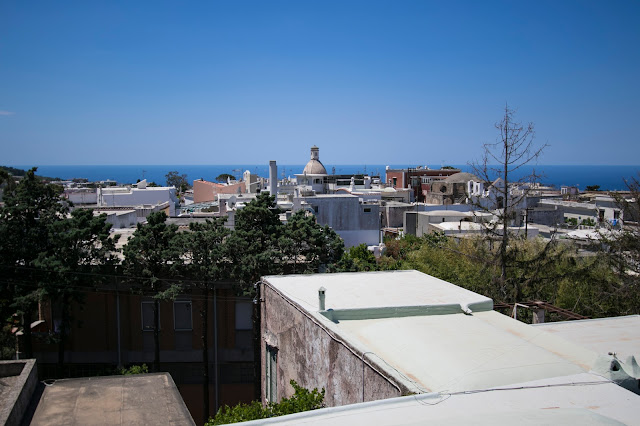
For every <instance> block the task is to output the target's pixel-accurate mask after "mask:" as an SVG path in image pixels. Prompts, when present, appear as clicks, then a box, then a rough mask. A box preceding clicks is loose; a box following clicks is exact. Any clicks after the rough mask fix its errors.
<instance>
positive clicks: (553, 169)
mask: <svg viewBox="0 0 640 426" xmlns="http://www.w3.org/2000/svg"><path fill="white" fill-rule="evenodd" d="M387 166H388V167H389V168H390V169H406V168H416V167H418V165H415V164H412V165H407V164H400V165H398V164H389V165H382V164H373V165H370V164H325V168H326V169H327V173H329V174H370V175H378V176H380V177H381V178H382V179H383V180H386V176H385V170H386V168H387ZM425 166H427V167H429V168H432V169H439V168H440V167H441V165H432V164H426V165H424V164H423V165H421V167H425ZM450 166H451V167H455V168H458V169H460V170H461V171H463V172H472V169H471V166H469V165H468V164H451V165H450ZM11 167H15V168H20V169H25V170H26V169H29V168H31V167H37V168H38V174H39V175H42V176H47V177H51V178H60V179H63V180H71V179H88V180H89V181H102V180H114V181H116V182H118V183H122V184H128V183H135V182H137V181H138V180H142V179H147V181H149V182H156V183H157V184H159V185H163V184H165V180H166V178H165V175H166V174H167V173H168V172H169V171H174V170H175V171H177V172H178V173H180V174H186V175H187V180H188V181H189V183H192V182H193V181H194V180H197V179H204V180H208V181H213V180H215V178H216V177H217V176H219V175H220V174H223V173H228V174H231V175H234V176H236V177H237V178H240V177H241V176H242V173H243V172H244V171H245V170H249V171H250V172H251V173H255V174H257V175H259V176H262V177H268V175H269V165H268V164H211V165H188V164H182V165H179V164H175V165H170V164H165V165H144V164H138V165H12V166H11ZM303 168H304V164H279V165H278V178H279V179H282V178H284V177H291V178H293V177H295V174H300V173H302V170H303ZM533 170H535V172H536V173H541V174H543V177H542V178H541V179H540V180H539V181H540V182H541V183H544V184H547V185H551V186H555V187H558V188H559V187H561V186H576V187H578V188H579V189H581V190H584V189H585V188H586V187H587V186H589V185H599V186H600V189H601V190H610V191H613V190H625V189H627V188H626V186H625V179H630V178H632V177H636V178H637V177H638V175H639V172H640V165H543V164H538V165H527V166H524V167H522V168H521V169H520V170H518V173H513V175H512V176H513V178H514V179H517V178H519V177H521V176H524V175H528V174H530V173H531V172H532V171H533Z"/></svg>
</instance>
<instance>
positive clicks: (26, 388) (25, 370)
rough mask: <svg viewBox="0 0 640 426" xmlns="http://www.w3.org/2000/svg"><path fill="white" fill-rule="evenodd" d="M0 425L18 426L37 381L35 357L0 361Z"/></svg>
mask: <svg viewBox="0 0 640 426" xmlns="http://www.w3.org/2000/svg"><path fill="white" fill-rule="evenodd" d="M0 380H2V382H3V386H1V387H0V425H6V426H18V425H20V423H21V421H22V418H23V416H24V414H25V412H26V411H27V408H28V407H29V402H30V400H31V395H33V391H34V390H35V388H36V384H37V383H38V369H37V367H36V361H35V359H26V360H18V361H0Z"/></svg>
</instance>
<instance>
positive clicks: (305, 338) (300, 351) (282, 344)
mask: <svg viewBox="0 0 640 426" xmlns="http://www.w3.org/2000/svg"><path fill="white" fill-rule="evenodd" d="M262 299H263V300H264V303H263V305H262V330H261V332H262V333H261V334H262V339H261V351H262V356H261V359H262V361H261V362H262V380H261V384H262V398H263V402H264V401H266V399H265V371H266V370H265V358H266V356H265V354H266V343H267V341H268V342H269V344H270V346H274V347H276V348H277V349H278V355H277V368H276V371H277V398H278V400H280V399H282V398H283V397H289V396H291V395H292V394H293V388H292V387H291V385H290V384H289V381H290V380H292V379H293V380H295V381H296V382H298V384H299V385H301V386H303V387H305V388H308V389H313V388H318V389H321V388H325V390H326V393H325V400H324V402H325V404H326V405H327V406H328V407H334V406H340V405H345V404H353V403H356V402H363V401H373V400H379V399H386V398H393V397H397V396H400V395H401V393H402V392H401V391H400V387H399V386H397V385H395V384H394V383H393V382H392V381H391V380H390V379H388V378H386V377H384V376H382V375H381V374H380V373H378V372H377V371H376V370H374V369H373V368H371V367H370V366H369V365H368V364H367V363H365V362H363V361H362V358H361V356H362V354H355V353H354V352H355V351H352V350H351V349H349V347H347V346H346V344H345V343H343V342H341V341H339V340H338V339H337V338H334V337H332V335H331V334H330V332H329V331H328V330H326V329H325V328H323V327H322V326H321V325H320V324H318V323H316V322H315V321H314V320H312V319H311V318H310V317H308V316H307V315H305V314H303V313H302V312H301V311H300V310H298V309H297V308H296V307H295V306H294V305H292V304H291V303H290V302H289V301H287V300H286V299H285V298H284V297H283V296H282V295H281V294H280V293H278V292H277V291H276V290H274V289H273V288H271V287H269V286H267V285H264V284H263V285H262ZM365 358H366V356H365Z"/></svg>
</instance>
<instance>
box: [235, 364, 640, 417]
mask: <svg viewBox="0 0 640 426" xmlns="http://www.w3.org/2000/svg"><path fill="white" fill-rule="evenodd" d="M639 415H640V397H639V396H638V395H636V394H634V393H632V392H629V391H627V390H625V389H623V388H621V387H620V386H618V385H616V384H614V383H611V382H609V381H607V380H605V379H603V378H602V377H599V376H596V375H593V374H584V373H583V374H579V375H573V376H565V377H556V378H553V379H547V380H543V381H535V382H527V383H519V384H515V385H513V386H507V387H504V388H499V389H492V390H486V391H483V392H474V393H453V394H451V393H449V394H447V393H442V394H437V393H431V394H423V395H412V396H405V397H400V398H390V399H385V400H381V401H372V402H365V403H360V404H352V405H344V406H341V407H331V408H323V409H319V410H312V411H306V412H303V413H297V414H290V415H288V416H282V417H273V418H270V419H262V420H256V421H253V422H246V423H242V424H246V425H258V424H261V425H269V424H279V425H332V426H333V425H337V426H342V425H344V426H354V425H377V426H392V425H401V426H405V425H406V426H416V425H447V426H450V425H455V426H458V425H459V426H469V425H492V426H494V425H510V426H511V425H520V424H527V425H552V424H553V425H555V424H571V425H576V426H577V425H580V426H583V425H607V424H608V425H619V424H628V425H631V424H637V423H638V416H639Z"/></svg>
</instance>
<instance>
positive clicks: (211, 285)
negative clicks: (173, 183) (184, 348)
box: [182, 218, 231, 419]
mask: <svg viewBox="0 0 640 426" xmlns="http://www.w3.org/2000/svg"><path fill="white" fill-rule="evenodd" d="M225 221H226V218H218V219H214V220H213V221H211V220H207V221H206V222H205V223H193V222H192V223H190V224H189V231H190V232H187V233H184V234H183V235H182V237H183V243H184V244H185V248H184V252H185V256H186V259H187V262H186V264H185V270H186V273H187V275H188V276H189V278H190V279H192V280H194V285H195V286H196V287H197V288H198V289H199V290H200V291H202V293H203V294H204V303H203V305H202V309H201V311H200V316H201V319H202V336H201V341H202V365H203V379H204V380H203V398H204V399H203V401H204V405H203V409H204V418H205V419H208V418H209V340H208V334H209V328H208V325H209V299H210V295H211V291H215V288H216V283H217V282H220V281H223V280H227V279H228V271H229V264H228V257H227V252H226V245H225V239H226V238H227V237H228V236H229V234H230V233H231V231H230V230H229V229H227V228H225V227H224V222H225Z"/></svg>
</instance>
